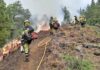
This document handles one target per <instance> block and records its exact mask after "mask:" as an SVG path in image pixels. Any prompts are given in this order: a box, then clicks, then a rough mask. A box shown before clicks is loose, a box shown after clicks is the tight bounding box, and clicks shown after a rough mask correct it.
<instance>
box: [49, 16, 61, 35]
mask: <svg viewBox="0 0 100 70" xmlns="http://www.w3.org/2000/svg"><path fill="white" fill-rule="evenodd" d="M49 25H50V30H51V33H52V34H54V33H55V32H57V30H58V29H59V27H60V24H59V22H58V20H57V18H53V17H51V20H50V24H49Z"/></svg>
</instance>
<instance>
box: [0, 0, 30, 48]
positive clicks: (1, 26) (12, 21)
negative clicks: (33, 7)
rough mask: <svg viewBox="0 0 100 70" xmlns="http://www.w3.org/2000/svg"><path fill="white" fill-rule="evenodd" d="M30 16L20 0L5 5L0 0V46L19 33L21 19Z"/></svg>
mask: <svg viewBox="0 0 100 70" xmlns="http://www.w3.org/2000/svg"><path fill="white" fill-rule="evenodd" d="M19 16H20V17H19ZM30 16H31V13H30V11H29V10H28V9H24V8H23V7H22V5H21V3H20V1H16V2H15V3H13V4H9V5H8V6H7V5H6V3H5V2H4V0H0V47H2V46H3V45H4V44H5V43H6V42H7V41H9V40H11V39H13V38H14V37H17V36H19V35H20V33H21V30H22V26H23V24H22V23H23V21H24V20H25V19H29V18H30Z"/></svg>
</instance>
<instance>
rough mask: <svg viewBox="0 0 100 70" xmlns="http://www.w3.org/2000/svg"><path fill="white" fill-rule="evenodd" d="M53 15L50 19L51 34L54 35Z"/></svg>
mask: <svg viewBox="0 0 100 70" xmlns="http://www.w3.org/2000/svg"><path fill="white" fill-rule="evenodd" d="M52 24H53V17H50V21H49V26H50V34H51V35H52V34H53V32H52V30H53V25H52Z"/></svg>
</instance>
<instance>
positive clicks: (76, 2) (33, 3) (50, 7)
mask: <svg viewBox="0 0 100 70" xmlns="http://www.w3.org/2000/svg"><path fill="white" fill-rule="evenodd" d="M14 1H17V0H5V2H6V3H7V4H9V3H12V2H14ZM19 1H21V3H22V5H23V7H24V8H28V9H29V10H30V11H31V13H32V15H33V16H34V15H37V16H42V15H44V14H46V15H48V16H56V17H58V19H59V21H61V20H62V19H63V18H62V17H63V14H62V11H61V8H62V7H63V6H66V7H67V8H68V10H69V11H70V13H71V16H72V17H73V16H74V15H78V10H79V9H80V8H85V7H86V6H87V4H90V3H91V0H19Z"/></svg>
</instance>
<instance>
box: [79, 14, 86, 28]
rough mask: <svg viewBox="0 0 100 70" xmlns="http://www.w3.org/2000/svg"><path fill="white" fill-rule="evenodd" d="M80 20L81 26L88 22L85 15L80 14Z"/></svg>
mask: <svg viewBox="0 0 100 70" xmlns="http://www.w3.org/2000/svg"><path fill="white" fill-rule="evenodd" d="M79 22H80V24H81V26H82V27H84V26H85V24H86V18H85V16H80V17H79Z"/></svg>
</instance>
